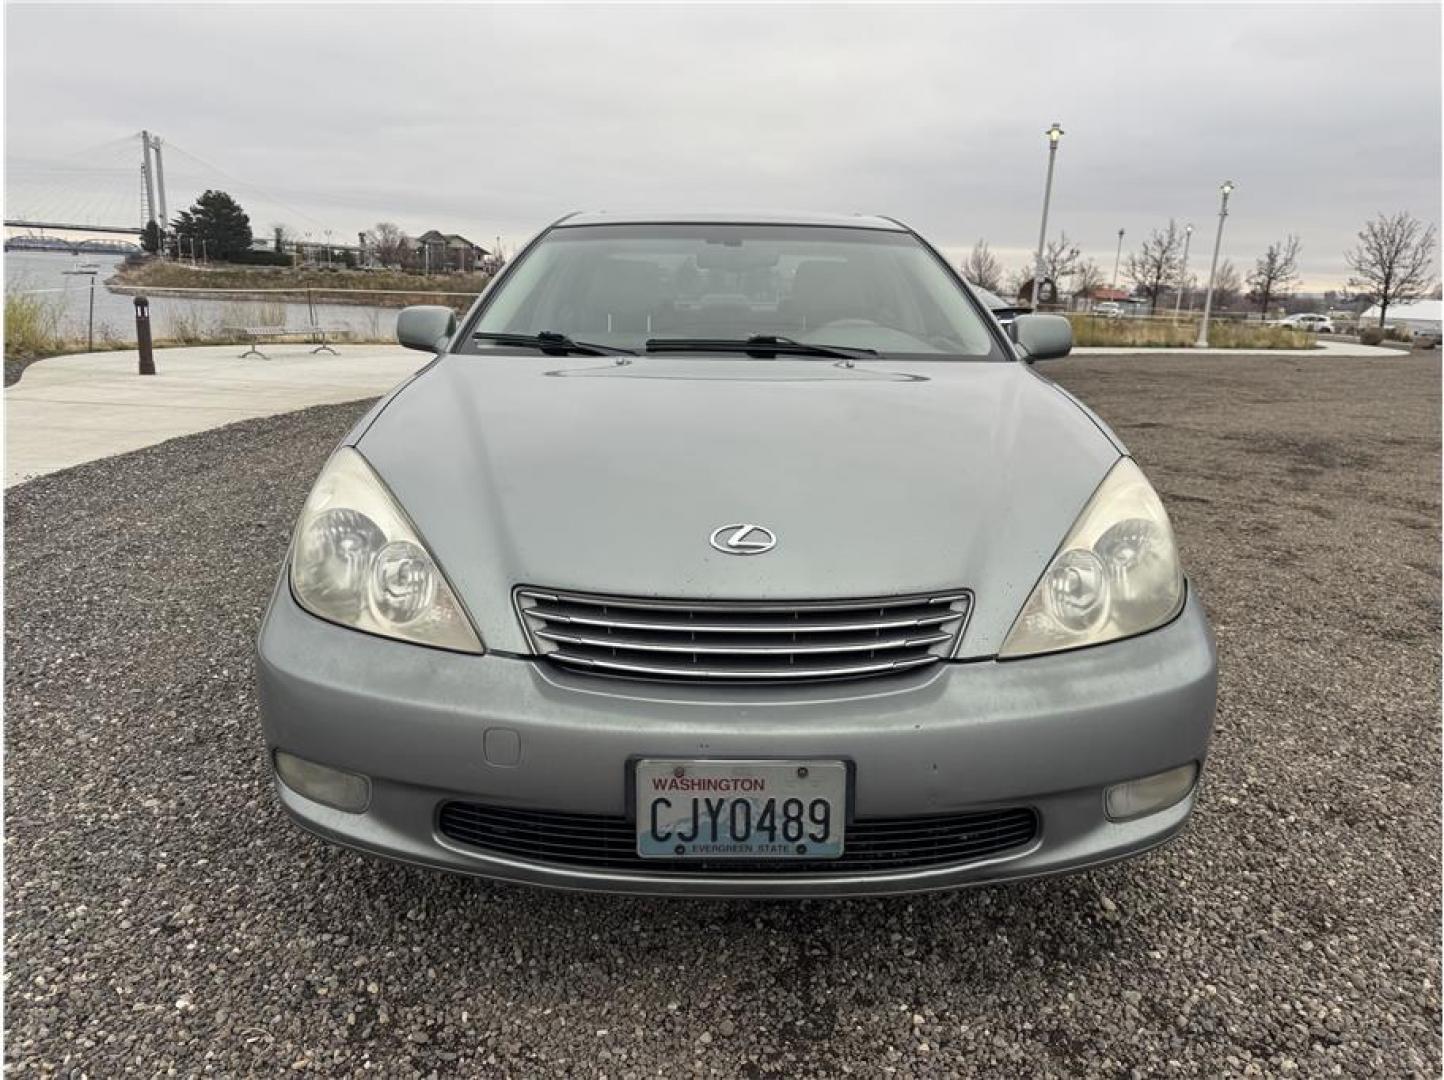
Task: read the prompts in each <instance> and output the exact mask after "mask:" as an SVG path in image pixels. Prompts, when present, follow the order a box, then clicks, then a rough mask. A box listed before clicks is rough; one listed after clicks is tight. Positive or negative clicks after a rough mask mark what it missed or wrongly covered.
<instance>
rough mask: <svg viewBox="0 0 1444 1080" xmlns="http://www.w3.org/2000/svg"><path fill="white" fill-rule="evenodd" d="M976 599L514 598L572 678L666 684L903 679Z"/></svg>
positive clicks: (537, 649)
mask: <svg viewBox="0 0 1444 1080" xmlns="http://www.w3.org/2000/svg"><path fill="white" fill-rule="evenodd" d="M971 600H972V595H971V594H970V593H968V592H964V591H960V592H952V593H944V594H939V595H933V596H901V597H887V598H883V599H875V600H820V601H791V602H789V601H763V602H757V603H752V602H746V601H723V600H715V601H708V600H687V601H682V600H637V599H623V598H619V597H613V596H589V595H586V594H583V593H563V592H555V591H552V590H544V589H531V588H521V589H517V591H516V604H517V610H518V612H519V613H520V615H521V621H522V625H523V626H525V627H526V633H527V638H528V640H529V641H530V642H531V647H532V651H533V652H534V653H536V654H537V655H539V656H543V657H545V658H546V659H547V660H548V661H550V662H551V663H554V664H561V665H563V666H564V667H567V668H571V669H573V670H577V671H588V672H592V673H595V674H602V675H616V676H623V677H630V678H637V679H662V680H668V681H685V682H693V681H701V682H708V681H711V682H717V681H729V682H736V683H746V682H767V683H776V682H796V681H802V680H822V679H855V678H861V677H864V676H871V675H887V674H890V673H892V672H898V671H910V670H914V669H917V668H922V667H927V666H928V665H930V664H936V663H937V662H938V661H940V660H943V659H945V658H947V657H949V656H951V655H952V653H953V647H954V645H956V643H957V640H958V635H959V634H960V633H961V632H962V629H963V624H964V623H965V622H966V621H967V617H968V609H969V607H970V606H971Z"/></svg>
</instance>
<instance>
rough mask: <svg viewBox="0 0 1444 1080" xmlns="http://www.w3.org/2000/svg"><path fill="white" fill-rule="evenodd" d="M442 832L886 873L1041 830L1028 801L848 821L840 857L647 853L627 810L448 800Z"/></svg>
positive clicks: (1012, 842) (733, 870) (614, 855)
mask: <svg viewBox="0 0 1444 1080" xmlns="http://www.w3.org/2000/svg"><path fill="white" fill-rule="evenodd" d="M439 827H440V830H441V833H442V835H443V836H447V837H449V838H451V839H452V840H454V841H456V842H457V843H459V844H465V845H467V846H468V847H474V848H477V849H479V850H481V851H485V852H487V853H489V854H493V855H501V856H505V857H507V858H513V859H526V860H528V861H531V862H538V863H548V864H551V865H554V866H564V867H565V866H571V867H580V868H583V869H590V870H622V871H631V872H634V873H646V874H652V875H662V876H667V875H680V876H687V875H696V874H712V875H725V874H751V875H759V874H764V875H769V876H770V875H782V874H786V875H809V874H811V875H820V874H858V873H886V872H889V871H903V870H922V869H926V868H928V867H940V866H954V865H957V864H959V863H968V862H974V861H976V860H979V859H985V858H989V857H991V856H994V855H998V854H1000V853H1002V852H1006V851H1012V850H1014V849H1018V848H1023V847H1026V846H1027V845H1028V844H1031V843H1032V842H1033V840H1034V838H1035V837H1036V836H1037V835H1038V815H1037V814H1036V813H1034V811H1032V810H1030V809H1027V808H1012V809H1007V810H981V811H975V812H973V813H966V814H946V815H943V816H939V817H907V818H874V819H872V820H865V821H854V822H852V823H851V824H849V825H848V827H847V835H846V837H845V840H844V844H843V854H842V857H841V858H838V859H817V860H807V859H769V860H766V861H759V860H748V859H714V860H710V861H709V860H706V859H696V860H691V859H689V860H685V861H683V860H678V861H676V862H672V861H670V860H657V859H643V858H642V857H641V856H639V855H638V854H637V837H636V829H635V827H634V826H633V824H632V823H631V822H630V821H628V820H627V819H626V818H625V817H621V816H616V817H613V816H610V815H605V814H568V813H560V812H555V811H548V810H519V809H514V808H510V807H501V806H486V805H483V804H481V803H463V802H449V803H446V804H445V805H443V806H442V808H441V819H440V823H439Z"/></svg>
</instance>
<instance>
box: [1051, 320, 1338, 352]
mask: <svg viewBox="0 0 1444 1080" xmlns="http://www.w3.org/2000/svg"><path fill="white" fill-rule="evenodd" d="M1068 321H1069V322H1071V323H1072V324H1073V344H1074V345H1078V346H1080V347H1081V346H1103V347H1108V346H1115V347H1132V348H1156V349H1188V348H1192V347H1193V344H1194V342H1196V341H1197V340H1198V322H1197V321H1196V320H1190V319H1162V318H1160V319H1100V318H1096V317H1094V316H1091V315H1069V316H1068ZM1208 344H1209V346H1210V347H1211V348H1215V349H1309V348H1312V347H1313V345H1314V335H1313V334H1310V333H1306V332H1304V331H1302V330H1291V329H1289V328H1288V327H1285V326H1263V325H1260V324H1258V323H1244V322H1234V321H1220V322H1214V323H1210V324H1209V328H1208Z"/></svg>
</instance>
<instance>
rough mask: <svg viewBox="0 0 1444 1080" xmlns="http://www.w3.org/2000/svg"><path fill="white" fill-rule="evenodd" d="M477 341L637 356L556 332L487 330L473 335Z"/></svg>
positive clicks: (547, 350)
mask: <svg viewBox="0 0 1444 1080" xmlns="http://www.w3.org/2000/svg"><path fill="white" fill-rule="evenodd" d="M471 336H472V339H473V340H476V341H494V342H496V343H497V344H498V345H529V346H531V347H532V348H534V349H540V350H541V351H542V352H545V353H556V354H557V355H565V354H567V353H577V354H579V355H581V356H636V355H637V353H636V351H635V350H633V349H623V348H621V347H619V346H617V345H596V344H593V343H592V342H590V341H573V340H572V339H571V338H569V337H567V336H566V335H565V334H559V333H557V332H556V331H555V330H543V331H542V332H541V333H539V334H493V333H490V332H488V331H486V330H481V331H478V332H477V333H474V334H472V335H471Z"/></svg>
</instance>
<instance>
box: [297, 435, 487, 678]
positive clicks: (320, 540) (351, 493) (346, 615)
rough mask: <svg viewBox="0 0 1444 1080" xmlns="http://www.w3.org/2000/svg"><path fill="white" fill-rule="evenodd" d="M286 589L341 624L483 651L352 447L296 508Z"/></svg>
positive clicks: (432, 564) (411, 531)
mask: <svg viewBox="0 0 1444 1080" xmlns="http://www.w3.org/2000/svg"><path fill="white" fill-rule="evenodd" d="M291 591H292V592H293V593H295V596H296V600H297V602H299V603H300V605H301V606H302V607H304V608H305V609H306V610H307V611H309V612H310V613H311V614H313V615H317V616H319V617H321V618H323V619H328V620H330V621H331V622H334V623H340V624H341V625H342V626H350V627H354V628H355V629H357V630H366V631H368V632H370V633H373V634H382V635H384V636H386V637H392V638H400V639H401V640H403V641H413V642H416V643H417V644H419V645H436V646H439V647H441V648H443V649H457V650H460V651H462V652H472V653H479V652H481V651H483V650H482V647H481V639H480V638H479V637H477V634H476V631H475V630H473V629H472V627H471V622H470V621H469V620H468V619H467V617H466V614H465V612H463V611H462V609H461V605H460V604H459V603H457V601H456V595H455V594H454V593H453V592H452V591H451V586H450V585H448V584H447V583H446V578H445V577H443V576H442V573H441V570H440V568H439V567H438V566H437V565H436V561H435V560H434V559H433V558H432V557H431V553H430V552H428V551H427V550H426V545H425V544H423V543H422V542H421V537H419V536H418V535H417V534H416V529H415V527H414V526H413V525H412V524H411V522H410V520H409V519H408V518H407V517H406V514H405V512H403V511H402V509H401V507H400V506H398V505H397V503H396V500H395V499H394V498H392V496H391V493H390V492H389V491H387V490H386V487H385V485H384V484H382V483H381V481H380V479H379V478H378V477H377V476H376V474H375V473H374V472H372V471H371V466H369V465H367V464H366V459H365V458H363V457H362V456H361V455H360V454H358V453H357V452H356V451H355V450H353V449H351V448H350V447H342V448H341V449H340V450H337V451H336V453H335V454H333V455H332V456H331V460H330V461H328V462H327V463H326V467H325V468H324V469H322V470H321V476H320V478H319V479H317V481H316V486H315V487H314V488H312V489H311V495H310V497H309V498H308V499H307V500H306V506H305V508H304V509H303V510H302V511H301V520H300V521H299V522H298V523H297V524H296V540H295V543H294V544H293V545H292V548H291Z"/></svg>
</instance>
